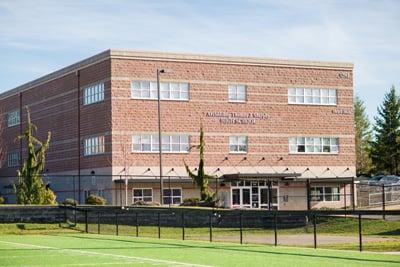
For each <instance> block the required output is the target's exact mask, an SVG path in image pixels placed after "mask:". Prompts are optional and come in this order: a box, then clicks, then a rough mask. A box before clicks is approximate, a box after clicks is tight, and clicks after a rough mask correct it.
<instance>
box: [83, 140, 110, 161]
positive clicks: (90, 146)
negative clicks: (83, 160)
mask: <svg viewBox="0 0 400 267" xmlns="http://www.w3.org/2000/svg"><path fill="white" fill-rule="evenodd" d="M104 151H105V136H104V135H96V136H89V137H87V138H85V139H84V144H83V155H84V156H85V157H86V156H94V155H101V154H104Z"/></svg>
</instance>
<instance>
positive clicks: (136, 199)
mask: <svg viewBox="0 0 400 267" xmlns="http://www.w3.org/2000/svg"><path fill="white" fill-rule="evenodd" d="M135 190H140V191H141V193H142V196H140V197H135ZM144 190H150V191H151V195H150V196H145V195H144ZM144 198H151V200H150V201H145V200H144ZM132 201H133V202H132V203H135V202H136V201H144V202H148V203H150V202H153V188H132Z"/></svg>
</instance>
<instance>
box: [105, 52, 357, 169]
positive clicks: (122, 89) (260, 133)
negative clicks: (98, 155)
mask: <svg viewBox="0 0 400 267" xmlns="http://www.w3.org/2000/svg"><path fill="white" fill-rule="evenodd" d="M157 68H166V69H171V70H172V71H171V72H170V73H167V74H162V76H161V79H162V80H163V81H185V82H189V84H190V100H189V101H188V102H182V101H167V100H165V101H162V128H163V131H164V132H183V133H189V134H190V135H191V141H192V144H197V143H198V133H197V131H198V129H199V125H200V122H201V121H202V122H203V124H204V131H205V135H206V143H207V147H206V161H207V162H208V163H207V165H208V166H220V165H223V164H232V165H237V164H240V165H243V166H252V165H262V166H270V165H274V166H276V165H281V166H350V167H352V166H354V162H355V154H354V137H353V136H354V119H353V115H352V114H350V115H339V114H334V113H333V110H335V109H345V110H350V109H352V107H353V89H352V86H353V83H352V79H353V78H352V71H351V70H349V69H344V70H335V69H322V68H320V69H319V68H317V67H316V68H301V67H274V66H252V65H246V64H243V65H232V64H217V63H212V64H211V63H187V62H171V61H169V62H168V61H144V60H133V59H112V77H113V78H112V96H113V99H112V117H113V121H114V124H113V132H115V133H116V134H115V136H113V143H114V144H117V143H127V142H128V143H130V142H131V135H132V133H134V132H157V129H158V128H157V101H154V100H135V99H131V98H130V81H131V80H134V79H138V80H153V81H155V79H156V77H155V76H156V69H157ZM343 73H346V74H347V75H348V78H340V76H339V74H343ZM236 83H239V84H246V85H247V99H248V101H247V102H246V103H240V104H239V103H228V84H236ZM290 86H304V87H309V86H310V87H322V88H335V89H337V95H338V104H337V106H322V105H321V106H311V105H290V104H288V98H287V91H288V87H290ZM209 111H211V112H258V113H267V114H268V116H269V118H268V119H266V120H259V121H257V123H256V124H255V125H248V124H247V125H246V124H244V125H238V124H220V123H219V121H218V119H217V118H210V117H206V116H205V114H206V113H207V112H209ZM240 133H243V134H245V135H248V136H249V139H248V140H249V153H248V155H247V158H248V159H247V161H244V162H241V161H242V159H243V156H244V155H233V154H229V146H228V142H229V141H228V136H229V135H230V134H240ZM290 136H333V137H339V142H340V148H339V154H338V155H309V154H308V155H290V154H289V145H288V138H289V137H290ZM117 150H118V149H116V147H115V146H114V151H113V162H114V166H120V165H121V164H118V162H123V161H124V156H123V155H122V153H118V152H117ZM225 156H229V163H226V162H223V159H224V158H225ZM262 157H265V160H264V161H260V160H261V158H262ZM280 157H283V159H282V160H279V159H280ZM183 158H186V160H187V161H188V162H189V164H190V165H193V166H195V165H197V163H198V152H197V151H194V152H191V153H189V154H186V155H185V154H183V155H182V154H165V155H164V165H165V166H171V167H181V166H182V159H183ZM128 160H129V162H130V163H131V165H133V166H157V165H158V155H157V154H137V153H132V154H129V155H128ZM133 168H134V167H133Z"/></svg>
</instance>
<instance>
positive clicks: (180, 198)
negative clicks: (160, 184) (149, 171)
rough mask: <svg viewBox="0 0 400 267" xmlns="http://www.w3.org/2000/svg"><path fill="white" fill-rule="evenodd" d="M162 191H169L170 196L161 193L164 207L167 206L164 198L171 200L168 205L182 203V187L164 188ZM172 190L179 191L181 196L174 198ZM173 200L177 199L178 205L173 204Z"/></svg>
mask: <svg viewBox="0 0 400 267" xmlns="http://www.w3.org/2000/svg"><path fill="white" fill-rule="evenodd" d="M163 190H171V195H170V196H166V194H165V193H164V192H163V204H164V205H168V204H166V203H165V201H164V199H165V198H170V199H171V203H169V204H170V205H179V204H181V203H182V197H183V190H182V187H171V188H164V189H163ZM174 190H180V192H181V194H180V196H175V195H173V194H172V193H173V192H174ZM174 198H179V203H176V204H175V203H174V201H173V199H174Z"/></svg>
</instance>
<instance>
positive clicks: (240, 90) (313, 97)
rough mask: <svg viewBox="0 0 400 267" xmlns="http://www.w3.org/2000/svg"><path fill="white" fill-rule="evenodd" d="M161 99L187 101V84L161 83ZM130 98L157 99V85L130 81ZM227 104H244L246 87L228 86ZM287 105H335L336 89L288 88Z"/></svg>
mask: <svg viewBox="0 0 400 267" xmlns="http://www.w3.org/2000/svg"><path fill="white" fill-rule="evenodd" d="M160 92H161V99H167V100H189V84H188V83H174V82H171V83H170V82H161V83H160ZM131 97H132V98H135V99H157V98H158V93H157V83H156V82H151V81H132V83H131ZM228 98H229V102H246V100H247V89H246V85H242V84H234V85H229V86H228ZM288 103H289V104H316V105H336V103H337V96H336V89H319V88H288Z"/></svg>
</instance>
